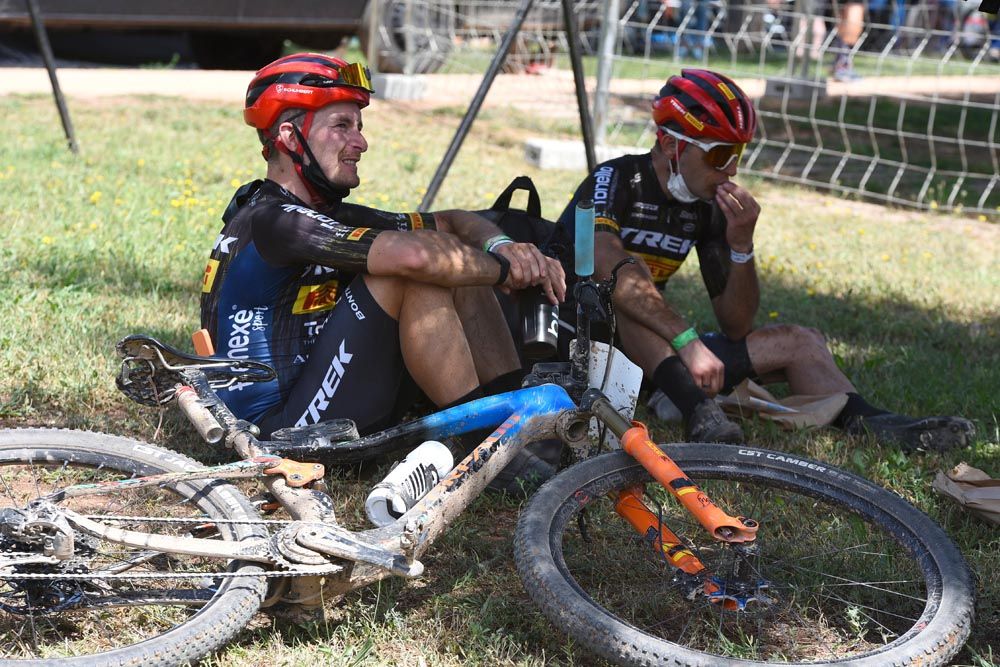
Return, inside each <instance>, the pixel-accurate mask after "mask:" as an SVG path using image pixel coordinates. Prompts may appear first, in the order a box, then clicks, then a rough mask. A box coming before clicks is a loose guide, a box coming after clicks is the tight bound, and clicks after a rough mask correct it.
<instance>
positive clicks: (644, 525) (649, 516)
mask: <svg viewBox="0 0 1000 667" xmlns="http://www.w3.org/2000/svg"><path fill="white" fill-rule="evenodd" d="M642 491H643V487H642V485H638V486H633V487H631V488H628V489H625V490H624V491H621V492H620V493H619V494H618V497H617V499H615V511H616V512H618V514H620V515H621V516H622V517H623V518H624V519H625V520H626V521H628V522H629V523H630V524H631V525H632V527H633V528H635V530H636V532H638V533H639V534H640V535H642V536H643V537H644V538H646V541H648V542H649V543H650V544H651V546H652V547H653V548H654V549H656V550H657V551H661V552H663V555H664V557H666V559H667V561H668V562H669V563H670V564H671V565H673V566H674V567H676V568H679V569H681V570H683V571H684V572H687V573H688V574H699V573H701V572H703V571H704V570H705V566H704V565H702V563H701V561H700V560H698V558H697V557H696V556H695V555H694V554H693V553H691V550H690V549H688V548H687V547H686V546H684V543H683V542H681V539H680V538H679V537H677V535H675V534H674V532H673V531H672V530H670V528H669V527H667V526H666V525H665V524H664V523H663V522H662V521H660V517H659V516H658V515H657V514H656V513H655V512H653V510H651V509H649V508H648V507H647V506H646V503H644V502H642Z"/></svg>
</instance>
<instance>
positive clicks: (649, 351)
mask: <svg viewBox="0 0 1000 667" xmlns="http://www.w3.org/2000/svg"><path fill="white" fill-rule="evenodd" d="M615 317H616V318H617V327H618V332H617V333H618V338H619V339H621V342H622V347H624V348H625V355H626V356H627V357H628V358H629V359H630V360H631V361H632V363H634V364H636V365H637V366H639V368H641V369H642V372H643V373H644V374H645V375H646V377H647V378H652V377H653V373H654V372H655V371H656V367H657V366H659V365H660V363H661V362H662V361H663V360H664V359H666V358H667V357H672V356H674V354H676V353H675V352H674V349H673V348H672V347H670V343H668V342H667V341H665V340H664V339H663V338H661V337H660V336H659V334H657V333H656V332H654V331H653V330H652V329H647V328H646V327H644V326H643V325H642V324H640V323H638V322H636V321H635V320H633V319H630V318H629V317H628V316H626V315H624V314H622V313H620V312H619V313H616V315H615Z"/></svg>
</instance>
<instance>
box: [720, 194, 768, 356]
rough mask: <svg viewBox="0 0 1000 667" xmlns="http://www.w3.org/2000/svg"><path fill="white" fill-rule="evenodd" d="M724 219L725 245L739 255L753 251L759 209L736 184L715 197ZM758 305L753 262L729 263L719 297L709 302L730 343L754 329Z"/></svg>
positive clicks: (758, 290)
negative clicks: (724, 285)
mask: <svg viewBox="0 0 1000 667" xmlns="http://www.w3.org/2000/svg"><path fill="white" fill-rule="evenodd" d="M715 201H716V203H717V204H718V206H719V210H720V211H721V212H722V214H723V215H724V216H725V218H726V242H727V243H728V244H729V247H730V248H732V250H734V251H735V252H738V253H749V252H750V251H751V250H752V249H753V232H754V228H755V226H756V223H757V218H758V216H759V215H760V206H759V205H758V204H757V201H756V200H755V199H754V198H753V196H752V195H751V194H750V193H749V192H747V191H746V190H745V189H743V188H742V187H740V186H738V185H736V184H735V183H732V182H728V183H724V184H722V185H720V186H719V189H718V191H717V192H716V195H715ZM759 306H760V284H759V283H758V281H757V269H756V267H755V265H754V260H753V259H751V260H750V261H749V262H746V263H745V264H738V263H736V262H729V276H728V279H727V280H726V287H725V289H723V291H722V294H719V295H718V296H717V297H715V298H714V299H712V309H713V310H714V311H715V317H716V319H717V320H718V321H719V327H720V328H721V329H722V332H723V333H724V334H725V335H726V336H727V337H729V338H731V339H732V340H740V339H742V338H744V337H745V336H746V335H747V334H749V333H750V331H751V330H752V329H753V320H754V317H755V316H756V315H757V309H758V307H759Z"/></svg>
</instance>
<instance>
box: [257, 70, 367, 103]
mask: <svg viewBox="0 0 1000 667" xmlns="http://www.w3.org/2000/svg"><path fill="white" fill-rule="evenodd" d="M324 64H326V63H324ZM327 66H328V67H330V69H333V70H336V72H337V78H335V79H334V78H330V77H328V76H323V75H322V74H315V73H313V72H283V73H281V74H275V75H274V76H269V77H265V78H263V79H260V80H259V81H257V82H256V85H254V87H253V88H251V89H250V90H248V91H247V101H246V105H247V106H248V107H250V106H252V105H253V104H255V103H256V102H257V99H258V98H259V97H260V96H261V95H262V94H263V93H264V91H265V90H267V89H268V87H270V86H271V85H273V84H276V83H286V84H289V85H302V86H309V87H311V88H336V87H338V86H351V87H353V88H363V89H364V90H367V91H368V92H369V93H371V92H374V91H373V90H372V82H371V74H370V73H369V72H368V68H367V67H365V66H364V65H362V64H361V63H350V64H347V65H339V66H338V65H327Z"/></svg>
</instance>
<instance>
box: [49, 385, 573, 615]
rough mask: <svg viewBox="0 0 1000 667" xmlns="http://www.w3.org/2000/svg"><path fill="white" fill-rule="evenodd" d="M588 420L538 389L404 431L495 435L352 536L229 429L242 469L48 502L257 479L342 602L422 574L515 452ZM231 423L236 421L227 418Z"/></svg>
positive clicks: (91, 490) (206, 552)
mask: <svg viewBox="0 0 1000 667" xmlns="http://www.w3.org/2000/svg"><path fill="white" fill-rule="evenodd" d="M195 384H197V383H195ZM209 391H211V390H209ZM200 393H201V392H199V394H200ZM213 397H214V392H213ZM204 398H206V399H207V400H206V401H198V402H189V403H188V404H187V406H186V407H184V411H185V412H187V413H192V414H190V415H189V416H191V417H192V420H194V419H204V418H205V416H204V415H203V414H201V411H203V410H206V408H205V407H204V403H206V402H208V401H210V400H211V398H212V397H208V396H206V397H204ZM216 400H217V399H216ZM223 409H225V408H224V406H223ZM587 419H589V416H584V415H581V413H579V411H578V410H577V408H576V405H575V404H574V403H573V401H572V399H570V397H569V395H568V394H567V393H566V391H565V390H564V389H562V388H561V387H558V386H556V385H552V384H546V385H541V386H537V387H529V388H526V389H520V390H517V391H513V392H508V393H505V394H499V395H496V396H489V397H486V398H481V399H478V400H475V401H472V402H470V403H466V404H463V405H459V406H456V407H453V408H449V409H447V410H443V411H441V412H438V413H434V414H431V415H428V416H426V417H423V418H421V419H417V420H415V421H413V422H410V423H409V424H408V425H407V427H408V430H416V431H418V432H421V433H423V434H425V436H426V437H427V438H428V439H432V438H446V437H449V436H455V435H461V434H464V433H469V432H472V431H477V430H482V429H486V428H492V427H495V429H494V431H493V432H492V433H491V434H490V435H489V436H488V437H487V438H486V439H485V440H483V442H481V443H480V444H479V445H478V446H477V447H476V448H475V449H474V450H473V451H472V452H471V453H470V454H469V455H468V456H466V457H465V458H464V459H463V460H462V461H460V462H459V463H458V465H456V466H455V468H454V469H452V471H451V472H450V473H449V474H448V475H446V476H445V477H444V478H443V479H442V480H441V481H440V482H439V483H438V484H437V486H435V487H434V488H433V489H431V491H430V492H429V493H428V494H427V495H426V496H424V497H423V498H422V499H421V500H420V501H419V502H418V503H417V504H416V505H415V506H414V507H412V508H411V509H410V510H409V511H407V512H406V513H405V514H404V515H403V516H401V517H400V518H399V519H397V520H396V521H395V522H393V523H392V524H390V525H388V526H384V527H381V528H374V529H370V530H364V531H359V532H351V531H347V530H344V529H340V528H339V527H337V526H336V519H335V517H334V515H333V511H332V502H331V501H330V498H329V496H327V495H326V494H325V493H323V492H321V491H317V490H315V489H309V488H304V487H301V486H293V484H294V481H292V480H290V479H289V478H288V476H287V475H285V474H283V473H282V472H281V471H278V472H275V471H276V470H277V468H278V467H279V466H280V464H281V462H282V461H283V460H284V459H281V458H280V457H277V456H272V455H267V454H263V453H262V451H263V449H262V443H261V442H260V441H258V440H257V439H256V438H255V437H254V435H253V434H252V432H251V430H250V429H249V428H242V429H236V430H234V431H231V432H229V433H228V435H227V444H231V445H232V446H233V447H234V448H235V449H236V450H237V452H239V454H240V455H241V456H242V457H243V460H242V461H238V462H235V463H229V464H224V465H221V466H216V467H214V468H205V469H201V470H194V471H191V472H184V473H166V474H163V475H151V476H148V477H142V478H134V479H123V480H119V481H113V482H107V483H103V484H99V485H96V484H81V485H76V486H69V487H66V488H64V489H61V490H60V491H59V492H57V493H56V494H53V497H52V498H51V500H61V499H62V498H69V497H79V496H85V495H104V494H112V493H114V492H116V491H120V490H123V489H135V488H139V487H142V486H159V485H163V484H180V483H184V482H187V481H191V480H196V479H207V478H211V479H232V478H246V477H256V476H263V478H264V484H265V485H266V486H267V487H268V489H269V490H270V491H271V493H272V494H273V495H274V496H275V497H276V499H277V500H278V501H279V502H280V503H281V504H282V505H283V506H284V507H285V508H286V509H287V510H288V512H289V514H291V515H292V518H293V519H294V520H295V521H297V522H301V524H302V525H301V527H300V528H299V530H298V532H297V533H296V535H294V539H295V541H296V542H297V543H298V544H299V545H301V546H303V547H305V548H307V549H310V550H313V551H316V552H318V553H322V554H326V555H328V556H333V557H336V558H340V559H343V560H344V561H349V562H350V563H353V565H350V563H344V564H343V565H340V566H339V567H334V568H328V569H329V570H330V571H329V572H324V576H325V577H326V586H325V590H326V591H327V592H328V593H332V594H340V593H344V592H347V591H350V590H353V589H355V588H359V587H361V586H365V585H367V584H370V583H373V582H375V581H378V580H380V579H383V578H385V577H387V576H390V575H393V574H396V575H401V576H406V577H414V576H418V575H420V574H421V573H422V572H423V565H422V564H421V563H420V561H419V560H418V559H419V558H420V556H421V555H422V554H423V553H424V552H425V551H426V550H427V549H428V548H429V547H430V545H431V544H432V543H433V541H434V540H435V539H436V538H437V537H438V536H439V535H440V534H441V533H442V532H444V530H445V529H446V528H447V526H448V525H449V524H450V523H451V521H452V520H453V519H454V518H455V517H457V516H458V515H459V514H461V513H462V511H463V510H464V509H465V508H466V507H467V506H468V505H469V504H470V503H471V502H472V501H473V500H475V499H476V497H478V496H479V494H480V493H482V491H483V489H485V488H486V485H487V484H488V483H489V482H490V481H492V480H493V478H494V477H496V475H497V474H498V473H499V472H500V471H501V470H502V469H503V468H504V467H506V465H507V464H508V463H510V461H511V459H512V458H513V457H514V455H515V453H516V452H517V451H518V449H519V448H521V447H523V446H524V445H526V444H527V443H529V442H535V441H537V440H543V439H547V438H557V437H560V435H559V432H560V431H563V433H564V436H563V437H566V436H567V435H571V434H574V433H575V434H579V433H581V432H583V433H585V432H586V424H587ZM233 420H234V422H235V418H233ZM236 423H239V422H236ZM560 424H563V425H564V426H560ZM383 433H385V432H383ZM374 437H375V438H377V437H378V436H377V435H376V436H374ZM576 437H579V435H577V436H576ZM320 476H322V472H321V471H320ZM65 514H66V517H67V519H68V521H69V522H70V524H71V525H73V526H74V527H75V528H77V529H79V530H81V531H82V532H84V533H87V534H90V535H93V536H95V537H98V538H100V539H103V540H107V541H109V542H112V543H117V544H122V545H125V546H130V547H135V548H144V549H150V550H153V551H162V552H164V553H181V554H189V555H196V556H203V557H210V558H226V559H240V560H248V561H258V562H271V559H270V558H269V557H268V555H267V554H268V550H267V548H266V547H267V546H268V544H267V541H266V540H260V541H243V542H239V543H232V542H228V543H227V542H223V541H220V540H213V539H204V538H195V537H189V538H184V537H177V536H169V537H167V536H161V535H155V534H148V533H140V532H136V531H130V530H124V529H121V528H118V527H115V526H108V525H104V524H101V523H100V522H98V521H94V520H92V519H89V518H87V517H84V516H81V515H79V514H77V513H75V512H72V511H68V510H67V511H65ZM290 538H292V536H290ZM319 585H320V582H319V580H318V578H317V577H296V578H295V580H294V581H293V587H295V588H298V589H299V594H298V595H296V596H294V597H295V598H297V599H299V600H309V599H315V598H316V595H315V589H317V588H318V586H319ZM307 589H308V591H309V592H307Z"/></svg>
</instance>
